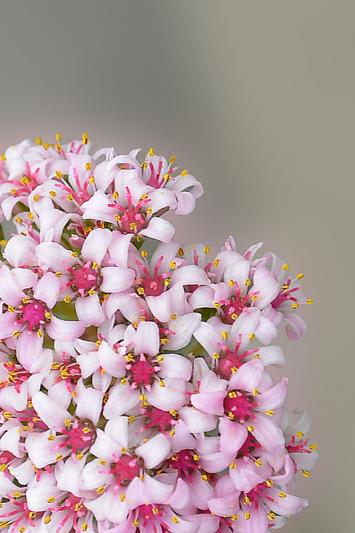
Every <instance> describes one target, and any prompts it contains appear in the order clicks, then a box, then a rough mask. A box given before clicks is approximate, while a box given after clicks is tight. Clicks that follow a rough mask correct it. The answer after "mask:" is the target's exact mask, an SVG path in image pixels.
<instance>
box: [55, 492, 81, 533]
mask: <svg viewBox="0 0 355 533" xmlns="http://www.w3.org/2000/svg"><path fill="white" fill-rule="evenodd" d="M53 511H56V512H62V514H64V517H63V519H62V520H61V521H60V522H59V526H61V527H64V526H65V525H67V527H68V521H69V523H70V524H71V525H72V526H73V529H71V531H74V530H75V531H76V530H77V529H76V528H77V526H78V521H79V519H80V518H82V517H83V516H85V515H86V514H87V512H88V511H87V509H86V507H84V504H83V501H82V499H81V498H78V497H77V496H74V495H73V494H70V495H69V496H67V498H66V499H65V500H64V502H63V503H62V504H59V505H58V506H56V507H55V508H53ZM66 530H67V529H66Z"/></svg>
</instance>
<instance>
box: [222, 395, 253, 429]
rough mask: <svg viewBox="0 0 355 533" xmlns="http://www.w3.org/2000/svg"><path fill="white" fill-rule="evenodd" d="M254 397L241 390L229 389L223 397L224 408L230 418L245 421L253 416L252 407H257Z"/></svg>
mask: <svg viewBox="0 0 355 533" xmlns="http://www.w3.org/2000/svg"><path fill="white" fill-rule="evenodd" d="M257 405H258V404H257V403H256V402H255V401H254V398H253V397H252V396H250V395H248V394H245V393H243V392H241V391H235V390H234V391H230V392H228V394H227V396H226V398H225V399H224V409H225V412H226V414H227V416H228V418H229V419H230V420H236V421H238V422H242V423H243V422H246V421H247V420H249V418H252V419H253V418H255V415H254V412H253V410H254V408H255V407H257Z"/></svg>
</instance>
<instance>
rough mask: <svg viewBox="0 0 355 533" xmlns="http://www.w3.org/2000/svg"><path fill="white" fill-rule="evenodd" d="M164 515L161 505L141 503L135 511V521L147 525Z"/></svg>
mask: <svg viewBox="0 0 355 533" xmlns="http://www.w3.org/2000/svg"><path fill="white" fill-rule="evenodd" d="M161 515H162V509H161V507H160V506H159V505H151V504H148V505H140V506H139V507H137V509H136V512H135V516H136V518H135V522H136V523H138V524H139V525H140V526H142V525H143V526H144V527H146V526H147V525H149V523H150V522H154V521H155V520H156V519H157V518H158V517H159V516H161Z"/></svg>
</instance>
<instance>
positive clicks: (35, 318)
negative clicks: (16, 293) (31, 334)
mask: <svg viewBox="0 0 355 533" xmlns="http://www.w3.org/2000/svg"><path fill="white" fill-rule="evenodd" d="M48 320H49V318H48V309H47V306H46V304H45V303H44V302H41V301H39V300H34V299H32V300H30V301H28V302H27V301H26V303H22V304H21V305H19V306H18V308H17V321H18V323H19V324H25V325H26V327H27V329H28V331H37V330H39V329H40V328H41V326H43V325H44V324H45V323H46V322H48Z"/></svg>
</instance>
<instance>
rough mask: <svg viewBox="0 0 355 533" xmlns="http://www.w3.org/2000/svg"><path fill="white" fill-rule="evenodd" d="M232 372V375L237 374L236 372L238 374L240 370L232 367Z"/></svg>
mask: <svg viewBox="0 0 355 533" xmlns="http://www.w3.org/2000/svg"><path fill="white" fill-rule="evenodd" d="M231 372H232V374H235V373H236V372H238V368H237V367H236V366H232V368H231Z"/></svg>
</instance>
